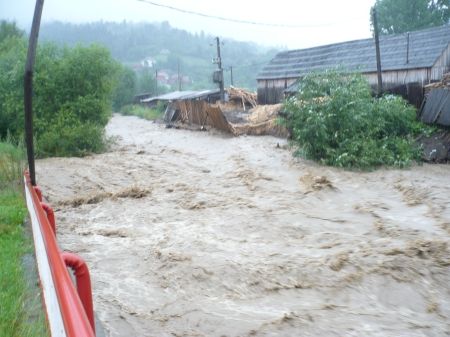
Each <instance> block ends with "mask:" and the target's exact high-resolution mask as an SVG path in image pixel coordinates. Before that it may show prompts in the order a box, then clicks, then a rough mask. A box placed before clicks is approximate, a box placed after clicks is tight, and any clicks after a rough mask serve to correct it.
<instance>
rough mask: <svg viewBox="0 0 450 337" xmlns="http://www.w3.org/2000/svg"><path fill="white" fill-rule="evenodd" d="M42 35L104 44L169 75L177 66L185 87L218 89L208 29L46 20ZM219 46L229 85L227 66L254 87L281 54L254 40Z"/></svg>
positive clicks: (62, 41)
mask: <svg viewBox="0 0 450 337" xmlns="http://www.w3.org/2000/svg"><path fill="white" fill-rule="evenodd" d="M40 39H42V40H46V41H53V42H55V43H57V44H59V45H69V46H73V45H75V44H78V43H81V44H91V43H100V44H102V45H105V46H106V47H107V48H108V49H109V50H110V51H111V54H112V56H113V57H114V58H116V59H117V60H119V61H121V62H122V63H124V64H126V65H129V66H131V67H134V68H135V69H139V68H140V67H144V66H146V67H149V68H150V69H151V71H152V72H155V71H156V70H158V71H159V72H160V74H164V76H165V75H167V76H168V77H170V75H171V74H176V73H177V71H178V65H179V66H180V73H181V75H183V82H184V83H183V89H201V88H202V89H204V88H214V87H215V86H216V85H215V84H214V83H212V72H213V71H214V69H215V68H216V65H214V64H212V62H211V60H212V59H213V58H214V57H216V44H215V40H214V37H213V36H211V35H208V34H205V33H204V32H201V33H200V34H192V33H189V32H187V31H185V30H181V29H176V28H173V27H171V26H170V25H169V23H167V22H163V23H130V22H125V21H124V22H121V23H113V22H101V21H100V22H94V23H86V24H72V23H62V22H52V23H45V24H43V25H42V27H41V32H40ZM222 42H223V44H222V46H221V52H222V62H223V68H224V70H225V72H224V77H225V84H226V85H229V84H230V71H229V67H230V66H232V67H233V79H234V85H235V86H240V87H246V88H252V89H254V88H255V87H256V80H255V78H256V75H257V73H258V71H259V70H260V69H261V68H262V67H263V66H264V65H265V64H266V63H267V62H268V61H269V60H270V59H271V58H272V57H273V56H274V55H275V54H276V53H277V52H278V50H276V49H270V48H266V47H262V46H260V45H258V44H256V43H252V42H239V41H235V40H232V39H223V40H222Z"/></svg>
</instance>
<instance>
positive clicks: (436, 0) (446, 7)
mask: <svg viewBox="0 0 450 337" xmlns="http://www.w3.org/2000/svg"><path fill="white" fill-rule="evenodd" d="M374 7H375V9H376V10H377V14H378V26H379V29H380V33H381V34H399V33H405V32H408V31H414V30H417V29H422V28H428V27H434V26H441V25H444V24H448V23H449V19H450V0H377V1H376V2H375V6H374Z"/></svg>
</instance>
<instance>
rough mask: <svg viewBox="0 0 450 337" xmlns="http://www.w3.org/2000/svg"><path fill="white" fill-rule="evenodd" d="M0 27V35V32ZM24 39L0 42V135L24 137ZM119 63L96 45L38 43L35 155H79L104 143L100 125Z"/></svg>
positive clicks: (106, 112)
mask: <svg viewBox="0 0 450 337" xmlns="http://www.w3.org/2000/svg"><path fill="white" fill-rule="evenodd" d="M1 33H2V32H1V27H0V36H1V35H2V34H1ZM26 47H27V43H26V40H25V39H24V38H23V37H20V35H18V36H17V34H16V35H12V36H9V37H6V38H4V39H3V41H0V139H5V137H6V135H7V134H11V135H12V136H13V137H14V138H15V139H23V137H24V136H23V133H24V127H23V125H24V112H23V74H24V65H25V56H26ZM119 68H120V67H119V66H118V64H117V63H116V61H114V60H113V59H112V58H111V56H110V54H109V52H108V50H106V49H105V48H104V47H101V46H98V45H91V46H89V47H81V46H76V47H74V48H58V47H56V46H55V45H53V44H48V43H44V44H42V45H39V47H38V50H37V56H36V66H35V73H34V80H33V82H34V85H33V89H34V95H33V111H34V131H35V139H36V147H37V151H36V153H37V154H38V155H39V156H71V155H75V156H80V155H83V154H86V153H91V152H99V151H101V150H102V149H103V148H104V147H105V137H104V131H103V129H104V126H105V125H106V124H107V122H108V119H109V118H110V116H111V105H112V93H113V89H114V88H115V86H116V80H117V72H118V69H119Z"/></svg>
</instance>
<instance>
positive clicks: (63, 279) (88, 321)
mask: <svg viewBox="0 0 450 337" xmlns="http://www.w3.org/2000/svg"><path fill="white" fill-rule="evenodd" d="M24 182H25V196H26V202H27V208H28V212H29V214H30V219H31V226H32V230H33V240H34V247H35V253H36V261H37V266H38V271H39V279H40V285H41V288H42V293H43V298H44V301H43V302H44V306H45V310H46V315H47V322H48V326H49V330H50V333H51V336H52V337H57V336H58V337H59V336H66V337H95V324H94V314H93V308H92V293H91V285H90V277H89V272H88V270H87V267H86V264H85V263H84V261H83V260H82V259H81V258H79V257H78V256H76V255H75V254H70V253H64V252H61V251H60V249H59V247H58V244H57V242H56V236H55V235H56V224H55V220H54V214H53V210H52V209H51V207H50V206H48V205H47V204H44V203H42V192H41V190H40V189H39V187H37V186H33V185H32V184H31V180H30V176H29V173H28V172H25V174H24ZM68 267H70V268H72V269H74V271H75V277H76V283H77V289H75V287H74V284H73V282H72V279H71V277H70V275H69V272H68V270H67V268H68ZM77 290H78V293H77ZM80 297H81V298H80Z"/></svg>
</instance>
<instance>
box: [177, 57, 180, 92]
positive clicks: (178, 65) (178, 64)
mask: <svg viewBox="0 0 450 337" xmlns="http://www.w3.org/2000/svg"><path fill="white" fill-rule="evenodd" d="M177 68H178V75H177V76H178V91H181V78H180V59H178V63H177Z"/></svg>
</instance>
